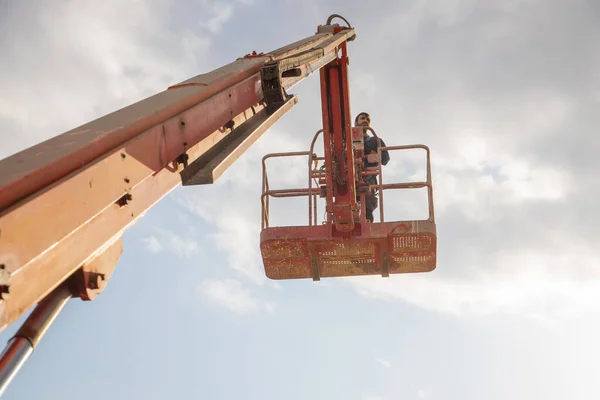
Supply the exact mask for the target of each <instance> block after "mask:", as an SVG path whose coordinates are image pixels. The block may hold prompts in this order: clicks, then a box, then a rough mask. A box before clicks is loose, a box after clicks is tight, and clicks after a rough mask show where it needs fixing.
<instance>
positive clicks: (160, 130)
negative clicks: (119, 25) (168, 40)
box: [0, 18, 355, 393]
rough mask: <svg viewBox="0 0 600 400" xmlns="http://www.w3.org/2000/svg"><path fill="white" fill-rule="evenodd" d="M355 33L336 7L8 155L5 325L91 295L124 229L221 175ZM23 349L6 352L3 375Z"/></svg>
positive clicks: (0, 273) (0, 282) (1, 237)
mask: <svg viewBox="0 0 600 400" xmlns="http://www.w3.org/2000/svg"><path fill="white" fill-rule="evenodd" d="M354 37H355V35H354V29H353V28H350V27H347V28H346V27H339V26H338V25H331V18H330V19H329V20H328V22H327V25H323V26H319V27H318V30H317V33H316V34H315V35H313V36H310V37H307V38H305V39H302V40H300V41H297V42H295V43H292V44H290V45H287V46H285V47H282V48H280V49H277V50H274V51H272V52H270V53H267V54H262V53H261V54H256V53H253V54H249V55H246V56H245V57H242V58H238V59H237V60H236V61H234V62H232V63H230V64H228V65H226V66H223V67H221V68H218V69H216V70H214V71H212V72H209V73H207V74H203V75H199V76H196V77H194V78H191V79H189V80H186V81H184V82H181V83H179V84H177V85H174V86H171V87H169V88H168V89H167V90H165V91H163V92H161V93H158V94H156V95H154V96H152V97H149V98H147V99H145V100H142V101H140V102H138V103H135V104H132V105H130V106H128V107H125V108H123V109H121V110H118V111H116V112H113V113H111V114H109V115H106V116H104V117H101V118H99V119H97V120H94V121H92V122H89V123H87V124H85V125H82V126H80V127H78V128H75V129H73V130H70V131H68V132H65V133H63V134H61V135H59V136H56V137H54V138H52V139H49V140H47V141H45V142H42V143H40V144H38V145H36V146H33V147H31V148H29V149H26V150H24V151H22V152H20V153H17V154H15V155H13V156H10V157H8V158H6V159H4V160H1V161H0V331H1V330H3V329H4V328H6V326H8V325H10V324H12V323H13V322H14V321H15V320H16V319H18V318H19V317H20V316H21V315H23V314H24V313H25V312H26V311H27V310H28V309H30V308H31V307H32V306H34V305H35V304H37V303H39V302H40V301H42V300H43V299H46V301H45V303H44V304H47V303H49V304H52V301H51V300H52V299H51V297H52V296H58V294H60V296H61V298H65V290H66V292H67V297H79V298H81V299H83V300H92V299H94V297H95V296H97V295H98V293H100V292H101V291H102V289H103V288H104V286H105V284H106V282H107V280H108V279H109V277H110V274H111V273H112V271H113V269H114V267H115V265H116V262H117V261H118V259H119V257H120V254H121V250H122V244H121V237H122V235H123V233H124V231H125V230H126V229H127V228H129V227H130V226H131V225H132V224H134V223H135V221H136V220H137V219H138V218H140V217H141V216H142V215H143V214H144V213H145V212H146V211H147V210H149V209H150V208H151V207H152V206H153V205H154V204H156V203H157V202H158V201H159V200H160V199H161V198H162V197H164V196H165V195H166V194H168V193H169V192H170V191H171V190H173V189H174V188H175V187H176V186H177V185H179V184H180V183H182V184H183V185H196V184H207V183H213V182H214V181H215V180H216V179H218V177H219V176H220V175H221V174H222V173H223V172H224V171H225V170H226V168H227V167H229V166H230V165H231V164H232V163H233V162H234V161H235V159H236V158H237V157H238V156H239V155H240V154H242V153H243V152H244V151H245V150H246V149H247V148H248V147H249V146H250V145H251V144H252V143H253V142H254V141H256V140H257V139H258V138H259V137H260V135H261V134H262V133H263V132H264V131H265V130H266V129H267V128H268V127H269V126H271V125H272V124H273V123H274V122H275V121H276V120H277V119H278V118H280V117H281V116H282V115H283V114H285V113H286V112H287V111H289V110H290V109H291V108H292V107H293V106H294V105H295V104H296V103H297V98H296V97H295V96H290V95H288V94H287V90H289V89H291V88H292V87H293V86H294V85H296V84H297V83H299V82H301V81H302V80H303V79H305V78H306V77H308V76H309V75H310V74H311V73H312V72H314V71H317V70H320V69H321V68H322V67H324V66H326V65H328V64H329V63H331V62H332V61H334V60H336V59H337V54H338V50H339V49H340V46H344V47H343V48H344V51H345V43H346V42H347V41H349V40H352V39H354ZM345 106H347V104H346V105H345ZM344 115H345V116H346V117H347V111H346V113H345V114H344ZM336 129H338V128H337V127H336ZM344 129H345V127H344ZM336 132H338V131H337V130H336ZM65 288H66V289H65ZM57 293H58V294H57ZM59 303H60V304H64V302H58V303H57V304H59ZM40 306H41V304H40ZM42 314H43V313H42ZM50 314H52V315H54V313H50ZM29 322H30V321H28V322H26V324H25V326H27V323H29ZM34 323H39V317H38V320H36V321H34ZM44 330H45V329H44ZM28 331H31V330H28V329H21V331H20V332H28ZM41 332H42V331H41ZM42 333H43V332H42ZM24 335H25V339H27V341H20V342H19V343H21V345H24V346H27V345H29V346H31V348H33V345H34V344H35V343H37V341H38V340H39V337H35V338H34V337H27V335H26V334H24ZM31 335H32V334H31ZM24 342H26V343H25V344H23V343H24ZM12 343H13V344H14V342H12ZM9 350H10V349H9ZM17 353H18V352H15V351H14V349H12V350H10V351H8V350H7V352H5V354H4V355H5V358H4V359H3V360H2V361H0V376H3V375H2V373H4V372H6V371H5V370H6V369H7V368H12V367H10V363H7V361H6V357H8V356H9V355H10V354H12V355H13V356H14V354H17ZM24 353H27V352H24ZM13 367H14V366H13ZM15 368H16V367H15ZM5 375H6V374H5ZM9 375H10V374H9ZM11 376H12V375H11ZM1 379H2V378H0V380H1ZM7 380H9V379H7ZM5 383H7V382H0V385H4V384H5ZM2 389H3V387H0V393H1V390H2Z"/></svg>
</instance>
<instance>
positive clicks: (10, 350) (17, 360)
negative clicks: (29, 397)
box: [0, 284, 72, 397]
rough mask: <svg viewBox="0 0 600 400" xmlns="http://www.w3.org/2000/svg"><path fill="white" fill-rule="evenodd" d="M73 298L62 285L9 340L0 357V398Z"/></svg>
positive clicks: (42, 302)
mask: <svg viewBox="0 0 600 400" xmlns="http://www.w3.org/2000/svg"><path fill="white" fill-rule="evenodd" d="M71 296H72V295H71V292H70V290H69V288H68V286H67V285H66V284H63V285H60V286H59V287H58V288H56V289H55V290H54V291H53V292H52V293H50V294H49V295H48V296H47V297H46V298H44V300H42V301H41V302H40V303H39V304H38V306H37V307H36V308H35V309H34V310H33V312H32V313H31V315H30V316H29V317H28V318H27V320H26V321H25V323H24V324H23V325H22V326H21V328H20V329H19V330H18V331H17V333H16V334H15V336H13V338H12V339H10V340H9V342H8V344H7V346H6V348H5V349H4V352H2V355H0V397H1V396H2V395H3V394H4V391H5V390H6V388H7V387H8V385H9V384H10V382H11V381H12V379H13V378H14V377H15V375H16V374H17V372H19V370H20V369H21V367H22V366H23V364H24V363H25V361H26V360H27V359H28V358H29V356H30V355H31V354H32V353H33V350H34V349H35V347H36V346H37V344H38V343H39V341H40V340H41V339H42V337H43V336H44V334H45V333H46V331H47V330H48V328H49V327H50V325H51V324H52V322H54V320H55V319H56V317H57V316H58V314H59V312H60V311H61V310H62V309H63V307H64V306H65V304H66V303H67V301H68V300H69V299H70V298H71Z"/></svg>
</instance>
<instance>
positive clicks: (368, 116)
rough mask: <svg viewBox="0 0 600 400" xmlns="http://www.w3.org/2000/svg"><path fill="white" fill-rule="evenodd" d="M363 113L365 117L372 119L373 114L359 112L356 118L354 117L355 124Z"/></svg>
mask: <svg viewBox="0 0 600 400" xmlns="http://www.w3.org/2000/svg"><path fill="white" fill-rule="evenodd" d="M361 115H364V116H365V117H367V118H369V119H371V116H370V115H369V113H368V112H364V111H363V112H360V113H358V115H357V116H356V118H354V124H356V123H357V122H358V117H360V116H361Z"/></svg>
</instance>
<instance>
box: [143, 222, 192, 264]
mask: <svg viewBox="0 0 600 400" xmlns="http://www.w3.org/2000/svg"><path fill="white" fill-rule="evenodd" d="M154 231H155V232H156V234H155V235H152V236H150V237H146V238H143V239H142V242H143V243H144V244H145V247H146V250H148V251H150V252H152V253H159V252H161V251H163V250H167V251H170V252H172V253H174V254H176V255H177V256H179V257H181V258H187V259H189V258H192V257H193V256H195V255H197V254H198V253H199V252H200V246H199V245H198V242H196V240H194V239H193V238H194V237H195V231H194V229H192V228H190V229H188V230H187V231H186V234H185V235H179V234H176V233H175V232H172V231H168V230H165V229H161V228H155V229H154Z"/></svg>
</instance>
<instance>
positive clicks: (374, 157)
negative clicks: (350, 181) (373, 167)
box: [367, 153, 379, 164]
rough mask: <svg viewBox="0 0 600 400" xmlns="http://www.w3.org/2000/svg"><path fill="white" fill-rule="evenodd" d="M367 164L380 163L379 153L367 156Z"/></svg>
mask: <svg viewBox="0 0 600 400" xmlns="http://www.w3.org/2000/svg"><path fill="white" fill-rule="evenodd" d="M367 162H368V163H369V164H371V163H379V154H377V153H371V154H367Z"/></svg>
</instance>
